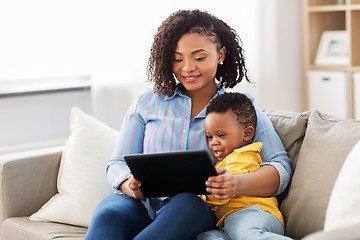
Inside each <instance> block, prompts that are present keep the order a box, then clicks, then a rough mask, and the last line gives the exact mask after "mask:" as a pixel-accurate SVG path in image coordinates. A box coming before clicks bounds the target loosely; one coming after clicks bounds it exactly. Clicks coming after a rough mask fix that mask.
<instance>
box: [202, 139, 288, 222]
mask: <svg viewBox="0 0 360 240" xmlns="http://www.w3.org/2000/svg"><path fill="white" fill-rule="evenodd" d="M262 146H263V144H262V143H261V142H256V143H252V144H249V145H247V146H244V147H242V148H238V149H235V150H234V151H233V152H232V153H231V154H229V155H228V156H226V157H225V158H224V159H223V160H222V161H219V162H218V163H217V164H216V167H223V168H225V169H227V170H229V171H230V172H232V173H233V174H241V173H249V172H253V171H255V170H256V169H258V168H260V163H261V158H260V155H259V152H260V151H261V149H262ZM201 198H202V199H203V200H204V201H205V202H207V204H208V205H209V206H210V207H211V208H212V210H213V211H214V212H215V215H216V217H217V219H218V223H217V224H216V226H218V227H222V226H223V225H224V219H225V217H226V216H228V215H229V214H231V213H234V212H237V211H239V210H241V209H243V208H247V207H250V206H252V205H256V204H258V205H259V208H260V209H262V210H264V211H267V212H270V213H272V214H273V215H274V216H275V217H276V218H277V219H279V220H280V222H281V223H282V224H283V225H284V219H283V216H282V214H281V212H280V210H279V209H278V202H277V200H276V198H275V197H267V198H265V197H264V198H263V197H249V196H234V197H233V198H231V199H228V200H218V199H215V198H214V197H213V196H212V195H208V196H207V195H202V196H201Z"/></svg>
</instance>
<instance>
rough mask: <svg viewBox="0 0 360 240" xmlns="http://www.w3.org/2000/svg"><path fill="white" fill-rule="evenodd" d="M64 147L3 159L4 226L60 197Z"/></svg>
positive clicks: (0, 197) (0, 214)
mask: <svg viewBox="0 0 360 240" xmlns="http://www.w3.org/2000/svg"><path fill="white" fill-rule="evenodd" d="M62 150H63V147H53V148H48V149H41V150H36V151H29V152H23V153H15V154H9V155H4V156H0V226H1V224H2V222H3V221H4V220H5V219H7V218H9V217H19V216H29V215H31V214H33V213H35V212H36V211H37V210H39V208H40V207H41V206H42V205H43V204H44V203H45V202H46V201H48V200H49V199H50V198H51V197H52V196H53V195H54V194H56V193H57V184H56V183H57V175H58V171H59V165H60V159H61V154H62Z"/></svg>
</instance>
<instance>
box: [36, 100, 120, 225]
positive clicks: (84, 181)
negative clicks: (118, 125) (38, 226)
mask: <svg viewBox="0 0 360 240" xmlns="http://www.w3.org/2000/svg"><path fill="white" fill-rule="evenodd" d="M70 127H71V135H70V137H69V138H68V140H67V142H66V144H65V149H64V152H63V155H62V159H61V163H60V168H59V174H58V182H57V187H58V194H56V195H55V196H53V197H52V198H51V199H50V200H49V201H48V202H47V203H46V204H45V205H44V206H43V207H42V208H41V209H40V210H39V211H38V212H36V213H34V214H33V215H32V216H30V219H31V220H35V221H49V222H60V223H67V224H72V225H76V226H83V227H87V226H89V223H90V220H91V216H92V214H93V212H94V210H95V208H96V206H97V205H98V204H99V203H100V201H102V200H103V199H104V198H105V197H106V196H108V195H109V194H111V193H112V192H113V189H112V187H111V184H110V183H109V182H108V180H107V177H106V172H105V170H106V165H107V162H108V160H109V158H110V156H111V153H112V150H113V148H114V146H115V142H116V140H117V137H118V134H119V133H118V132H117V131H116V130H113V129H111V128H110V127H108V126H107V125H106V124H104V123H103V122H101V121H99V120H97V119H96V118H94V117H92V116H90V115H88V114H85V113H84V112H83V111H82V110H81V109H79V108H78V107H74V108H73V109H72V110H71V121H70Z"/></svg>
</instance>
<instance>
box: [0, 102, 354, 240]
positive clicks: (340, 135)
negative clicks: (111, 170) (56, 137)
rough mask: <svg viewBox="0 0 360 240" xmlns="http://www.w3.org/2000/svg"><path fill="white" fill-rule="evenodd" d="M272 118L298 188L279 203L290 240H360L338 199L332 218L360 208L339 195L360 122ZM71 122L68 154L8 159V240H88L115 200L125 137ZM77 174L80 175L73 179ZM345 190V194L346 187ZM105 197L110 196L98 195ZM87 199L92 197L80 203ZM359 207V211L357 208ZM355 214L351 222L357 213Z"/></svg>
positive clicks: (79, 116) (44, 152)
mask: <svg viewBox="0 0 360 240" xmlns="http://www.w3.org/2000/svg"><path fill="white" fill-rule="evenodd" d="M265 113H266V114H267V115H268V116H269V117H270V119H271V121H272V123H273V125H274V127H275V129H276V131H277V132H278V134H279V137H280V138H281V140H282V141H283V144H284V146H285V148H286V149H287V151H288V155H289V157H290V158H291V159H292V161H293V164H292V169H293V178H292V181H291V183H290V184H289V186H288V188H287V190H286V191H285V192H284V193H282V194H280V195H279V196H278V200H279V204H280V210H281V211H282V213H283V215H284V219H285V223H286V235H287V236H289V237H291V238H293V239H305V240H320V239H321V240H325V239H326V240H332V239H334V240H335V239H336V240H338V239H342V240H345V239H360V221H359V218H360V215H357V216H355V218H353V219H350V221H347V222H346V224H345V225H344V224H343V225H341V224H340V225H339V224H337V223H336V221H337V220H339V219H340V218H346V217H347V215H346V216H341V217H338V215H336V214H332V216H329V215H328V213H329V211H330V210H329V208H330V204H329V199H330V197H331V199H332V205H331V207H332V209H331V211H332V212H333V213H336V211H337V212H340V215H341V213H342V212H344V211H345V210H343V209H341V208H340V209H338V207H339V206H341V207H342V208H345V207H347V202H346V201H347V200H348V199H351V198H353V199H352V200H351V201H353V202H354V201H358V202H357V203H359V199H358V198H359V197H357V196H356V195H360V194H359V193H358V192H357V193H354V191H352V190H351V189H350V190H349V192H348V193H341V194H343V196H340V199H341V201H343V204H339V202H338V200H336V198H338V199H339V196H335V195H336V194H334V193H332V192H333V188H334V185H335V183H337V179H338V175H339V172H340V171H341V169H342V166H343V163H344V161H345V160H346V159H347V157H348V155H349V153H350V152H351V151H352V149H353V147H354V146H355V145H356V143H357V142H358V141H359V140H360V121H357V120H350V119H346V120H345V119H338V118H336V117H334V116H330V115H327V114H324V113H321V112H319V111H316V110H315V111H308V112H303V113H296V112H290V111H272V110H265ZM71 115H72V116H71V132H72V133H71V136H69V139H68V141H67V142H66V144H65V146H59V147H53V148H46V149H40V150H35V151H28V152H22V153H14V154H7V155H3V156H0V173H1V174H0V181H1V184H0V188H1V191H0V194H1V197H0V224H1V232H0V237H1V238H0V239H1V240H25V239H29V240H33V239H34V240H35V239H36V240H48V239H66V240H75V239H83V237H84V235H85V233H86V230H87V228H86V227H87V226H88V224H89V221H90V218H91V214H92V212H93V211H94V208H95V207H96V205H97V204H98V202H99V201H101V199H102V198H104V197H106V196H107V195H108V194H111V191H112V190H111V187H109V188H107V187H106V186H105V185H104V184H107V185H110V184H109V183H107V182H106V181H107V180H106V176H105V166H106V162H107V159H108V156H109V155H110V154H111V149H112V148H113V145H114V144H115V141H116V138H117V134H118V133H117V131H115V130H113V129H110V128H109V127H107V126H106V124H104V123H101V122H100V121H98V120H97V119H95V118H94V117H92V116H90V115H88V114H86V113H84V112H82V111H81V109H78V108H75V109H73V110H72V113H71ZM86 134H87V135H86ZM84 142H86V144H85V143H84ZM86 151H88V153H86ZM99 152H104V154H102V155H101V154H100V155H99V154H98V153H99ZM105 152H106V154H105ZM359 152H360V151H359ZM84 154H88V155H87V156H84ZM354 154H355V153H354ZM354 154H353V155H354ZM95 155H96V156H95ZM357 157H358V159H360V156H359V155H358V156H357ZM80 158H82V159H85V160H84V161H88V162H87V163H86V164H85V165H86V166H88V165H89V169H86V170H85V171H86V173H82V172H79V170H78V169H76V168H78V167H79V164H75V162H76V163H77V161H78V159H80ZM91 158H93V160H92V159H91ZM90 161H93V162H94V164H93V163H92V162H90ZM98 162H101V164H98ZM97 164H98V165H97ZM80 166H84V163H80ZM357 166H359V165H357ZM90 168H91V169H90ZM74 169H75V170H76V172H72V171H73V170H74ZM358 170H360V169H358ZM92 171H94V172H92ZM95 171H97V172H95ZM89 172H90V173H89ZM86 174H91V176H89V175H86ZM96 174H100V175H99V176H97V175H96ZM343 175H345V176H346V175H347V176H348V174H347V173H344V174H343ZM80 178H85V179H84V183H78V182H77V181H78V179H80ZM99 179H101V181H100V180H99ZM92 181H93V182H92ZM99 182H101V184H103V185H101V184H100V183H99ZM357 182H359V180H357ZM97 184H98V185H97ZM79 186H80V187H79ZM357 186H359V184H358V185H357ZM355 187H356V186H355ZM72 188H75V189H72ZM338 188H339V189H340V190H342V191H344V188H343V187H341V186H340V185H339V187H338ZM99 189H106V190H104V191H103V192H101V193H98V192H97V191H98V190H99ZM81 191H83V192H84V193H82V194H83V195H84V196H85V197H84V196H75V195H76V194H78V192H81ZM99 191H100V190H99ZM86 194H97V195H94V196H92V195H86ZM346 194H348V196H347V195H346ZM68 195H71V196H68ZM349 196H350V197H349ZM352 196H353V197H352ZM61 197H63V199H61ZM59 198H60V199H59ZM69 199H70V200H69ZM79 199H80V200H79ZM94 199H97V200H96V201H95V200H94ZM57 200H58V201H57ZM60 200H64V201H63V202H61V201H60ZM65 200H66V201H65ZM92 200H94V202H92V203H89V202H88V201H92ZM76 202H77V203H76ZM49 204H50V206H49ZM72 204H73V205H72ZM352 205H353V206H352V207H354V206H355V208H356V202H355V205H354V203H353V204H352ZM53 206H54V207H53ZM359 206H360V204H358V205H357V208H359ZM52 207H53V208H52ZM44 208H45V209H44ZM46 208H48V209H46ZM349 212H350V213H349V214H348V215H351V212H354V211H351V209H350V211H349ZM358 212H359V210H356V211H355V213H358ZM60 215H61V217H59V216H60ZM343 215H344V214H343ZM30 216H31V219H29V217H30ZM334 216H335V217H334ZM331 224H332V225H333V226H334V225H335V227H331V226H332V225H331ZM336 225H337V226H336Z"/></svg>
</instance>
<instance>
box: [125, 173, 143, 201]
mask: <svg viewBox="0 0 360 240" xmlns="http://www.w3.org/2000/svg"><path fill="white" fill-rule="evenodd" d="M140 186H141V182H139V181H138V180H137V179H136V178H134V176H133V175H132V174H131V175H130V176H129V177H128V179H127V180H126V181H124V182H123V183H122V184H121V185H120V191H121V192H123V193H124V194H126V195H128V196H129V197H132V198H135V199H140V200H144V199H145V197H144V194H143V193H142V192H141V190H140Z"/></svg>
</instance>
